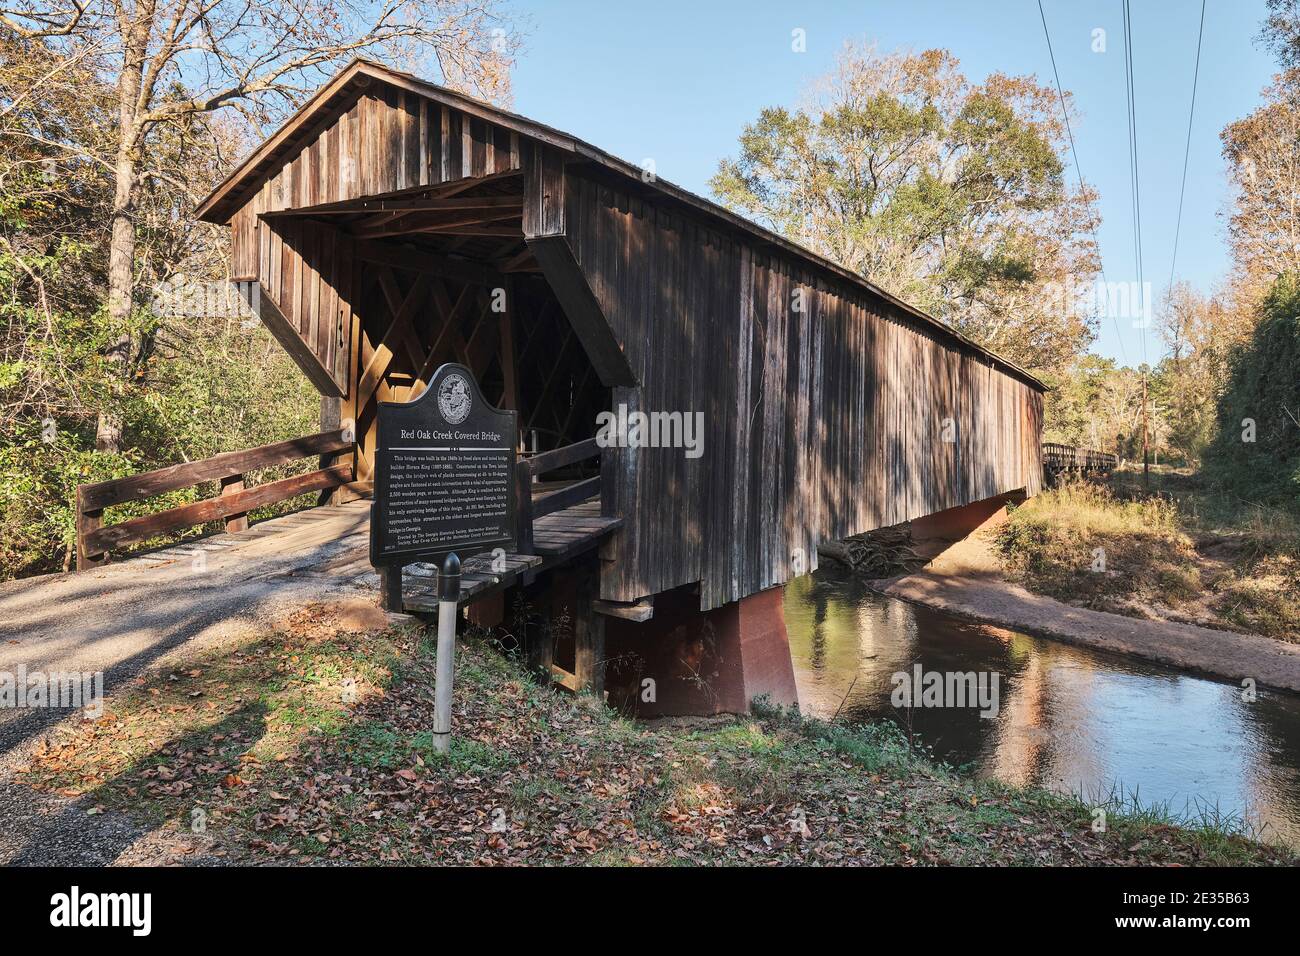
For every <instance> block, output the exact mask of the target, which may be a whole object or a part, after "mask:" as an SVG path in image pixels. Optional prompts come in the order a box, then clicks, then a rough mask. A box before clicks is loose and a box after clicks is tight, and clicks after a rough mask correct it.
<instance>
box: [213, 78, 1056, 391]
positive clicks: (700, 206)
mask: <svg viewBox="0 0 1300 956" xmlns="http://www.w3.org/2000/svg"><path fill="white" fill-rule="evenodd" d="M375 82H378V83H386V84H388V85H390V86H393V87H396V88H398V89H401V90H405V91H407V92H410V93H415V94H417V95H419V96H423V97H425V98H427V99H429V100H432V101H434V102H437V103H440V104H443V105H446V106H450V107H453V108H455V109H458V110H462V111H464V112H465V113H467V114H469V115H471V116H476V117H478V118H480V119H483V120H486V121H488V122H491V123H495V124H497V125H499V126H503V127H505V128H506V129H509V130H511V131H513V132H516V133H518V134H519V135H521V136H524V137H527V138H529V139H532V140H535V141H537V142H541V143H545V144H547V145H548V146H551V147H552V148H555V149H558V150H561V151H562V152H565V153H568V154H569V155H571V156H572V157H573V158H574V159H575V160H580V161H586V162H591V163H594V164H596V165H599V166H601V167H604V168H605V169H608V170H610V171H611V172H613V173H615V174H617V175H619V176H621V177H623V178H626V179H628V180H631V181H634V182H636V183H639V184H641V185H642V186H643V188H645V189H648V190H651V191H653V192H657V193H659V194H660V195H662V196H664V197H666V198H668V199H669V200H670V201H672V202H674V203H677V204H680V205H681V206H684V207H687V208H689V209H691V210H693V211H695V212H697V213H700V214H703V215H704V216H705V217H706V218H708V219H710V220H712V221H713V222H714V223H715V224H717V225H719V226H721V227H724V228H727V229H730V230H733V231H739V232H741V233H744V234H747V235H748V236H749V237H750V238H751V239H752V240H757V241H758V242H759V243H761V244H765V245H768V246H771V247H774V248H775V249H777V250H780V251H782V252H785V253H787V254H790V255H794V256H797V257H798V258H800V259H802V260H803V261H805V262H806V263H808V264H810V265H812V266H814V267H816V268H818V269H820V270H822V271H824V272H828V273H830V274H832V275H834V276H835V277H836V278H838V279H839V280H841V281H845V282H849V283H852V284H854V285H857V286H859V287H861V288H862V289H864V290H866V291H868V292H870V293H871V294H872V295H873V296H876V297H877V298H880V299H883V300H884V301H885V302H888V303H889V304H891V305H892V306H894V307H895V308H897V309H898V310H899V311H901V312H903V313H906V314H907V315H908V316H910V317H911V318H913V319H916V320H918V321H920V322H921V323H922V324H924V325H927V326H930V327H931V328H933V329H934V330H935V331H936V332H937V333H938V334H939V335H941V336H942V337H944V338H947V339H951V340H954V341H957V342H959V343H961V344H962V345H964V346H966V347H967V348H969V349H971V350H973V351H975V352H977V353H980V354H981V355H984V356H986V357H987V358H988V359H989V360H990V361H991V362H992V363H993V364H995V365H997V366H1000V367H1002V368H1003V369H1004V370H1006V371H1009V372H1011V373H1012V374H1013V375H1015V376H1016V377H1018V378H1020V379H1022V380H1024V381H1025V382H1027V383H1029V384H1030V385H1032V386H1033V387H1035V388H1037V389H1039V390H1041V391H1047V390H1048V386H1047V385H1046V384H1045V383H1044V382H1043V381H1042V380H1040V379H1039V378H1038V377H1037V376H1035V375H1033V374H1032V373H1031V372H1029V371H1028V370H1026V369H1024V368H1021V367H1020V366H1019V365H1016V364H1015V363H1014V362H1011V361H1009V360H1008V359H1005V358H1003V357H1002V356H1000V355H998V354H997V353H996V352H993V351H992V350H990V349H987V348H985V347H983V346H982V345H979V344H978V343H976V342H975V341H973V340H972V339H970V338H968V337H967V336H965V335H963V334H962V333H961V332H959V331H958V330H957V329H955V328H953V327H952V326H950V325H948V324H947V323H946V322H942V321H940V320H939V319H937V318H935V317H934V316H932V315H930V314H929V313H927V312H924V311H923V310H921V309H919V308H917V307H916V306H914V305H912V304H911V303H909V302H906V301H904V300H903V299H900V298H898V297H897V296H895V295H893V294H891V293H889V292H887V291H886V290H884V289H882V288H881V287H880V286H878V285H876V284H875V283H873V282H871V281H870V280H868V279H866V278H864V277H863V276H861V275H859V274H858V273H856V272H853V271H852V270H850V269H847V268H845V267H844V266H842V265H840V264H839V263H837V262H835V261H833V260H831V259H828V258H826V257H825V256H822V255H820V254H818V253H816V252H813V251H812V250H811V249H807V248H805V247H804V246H802V245H800V244H799V243H797V242H794V241H792V240H791V239H788V238H786V237H785V236H782V235H779V234H777V233H775V232H772V231H771V230H769V229H765V228H764V227H762V226H760V225H758V224H757V223H755V222H752V221H750V220H749V219H746V218H744V217H743V216H740V215H737V214H736V213H734V212H732V211H731V210H729V209H726V208H724V207H723V206H720V205H718V204H717V203H715V202H713V201H711V200H709V199H705V198H704V197H703V196H698V195H696V194H695V193H692V192H690V191H689V190H687V189H683V188H682V187H680V186H676V185H674V184H673V183H671V182H668V181H667V180H665V179H663V178H661V177H658V176H656V177H655V178H654V179H653V180H651V181H649V182H646V181H645V180H644V179H643V177H642V173H643V170H642V169H641V167H639V166H636V165H634V164H632V163H630V162H628V161H627V160H624V159H620V158H619V157H617V156H614V155H613V154H611V153H608V152H606V151H605V150H603V149H600V148H599V147H597V146H593V145H592V144H590V143H587V142H584V141H583V140H581V139H578V138H577V137H576V136H572V135H570V134H569V133H565V132H563V131H561V130H558V129H555V128H554V127H551V126H547V125H545V124H544V123H539V122H537V121H536V120H532V119H529V118H527V117H525V116H520V115H519V114H518V113H512V112H510V111H509V110H504V109H501V108H500V107H497V106H493V105H492V104H490V103H487V102H484V101H482V100H479V99H475V98H474V97H471V96H467V95H465V94H464V93H460V92H457V91H455V90H451V89H448V88H447V87H444V86H439V85H438V84H436V83H431V82H429V81H428V80H424V79H421V78H420V77H417V76H414V75H412V74H410V73H404V72H402V71H400V70H395V69H393V68H391V67H388V66H384V65H383V64H380V63H374V62H371V61H369V60H363V59H355V60H353V61H352V62H351V63H349V64H348V65H347V66H346V67H344V68H343V69H342V70H340V71H339V72H338V73H337V74H335V76H334V77H333V78H331V79H330V80H329V81H328V82H326V83H325V84H324V85H323V86H322V87H321V88H320V89H319V90H317V91H316V92H315V93H314V94H313V95H312V96H311V97H310V98H309V99H308V100H307V101H306V102H305V103H304V104H303V105H302V106H301V107H299V109H298V110H297V112H295V113H294V114H293V115H292V116H291V117H289V119H288V120H286V121H285V123H284V124H283V125H282V126H281V127H280V128H279V129H278V130H276V131H275V132H274V133H273V134H271V135H270V136H269V137H268V138H267V139H265V140H264V141H263V142H262V143H261V145H259V146H258V147H257V149H255V150H254V151H253V152H252V153H251V154H250V155H249V156H248V157H247V158H246V159H245V160H244V161H243V162H242V163H240V164H239V165H238V166H237V167H236V168H235V170H234V171H233V172H232V173H231V174H230V175H229V176H228V177H227V178H226V179H225V180H224V181H223V182H222V183H221V184H220V185H219V186H217V187H216V189H214V190H213V191H212V193H211V194H210V195H209V196H208V197H207V198H206V199H204V200H203V202H202V203H200V204H199V206H198V207H197V209H196V210H195V215H196V216H197V217H198V218H199V219H200V220H202V221H204V222H212V223H226V222H228V221H229V220H230V218H231V217H232V216H233V215H234V214H235V212H236V211H238V209H239V208H240V207H241V206H243V205H244V203H245V202H247V201H248V199H249V198H250V197H251V196H252V195H253V193H254V192H255V191H256V190H257V189H258V188H259V187H260V186H261V184H262V183H263V182H264V181H265V180H266V179H267V178H268V177H269V176H272V175H274V174H275V172H276V171H278V170H279V169H280V168H281V167H282V166H283V165H285V164H286V163H287V162H289V161H290V160H292V159H293V157H294V156H295V155H296V154H297V152H298V150H299V148H300V147H301V146H302V145H303V144H304V143H305V142H307V141H308V140H309V139H310V138H311V137H312V136H313V135H314V133H315V132H316V130H317V129H318V128H319V126H320V125H321V123H323V122H327V121H329V120H331V119H332V118H334V117H335V116H337V115H338V114H339V113H341V112H343V111H345V110H347V109H348V108H349V107H350V106H351V105H352V104H353V103H355V102H356V100H357V99H358V98H359V97H361V96H362V95H363V94H364V92H365V90H366V89H367V88H369V87H370V86H371V84H372V83H375Z"/></svg>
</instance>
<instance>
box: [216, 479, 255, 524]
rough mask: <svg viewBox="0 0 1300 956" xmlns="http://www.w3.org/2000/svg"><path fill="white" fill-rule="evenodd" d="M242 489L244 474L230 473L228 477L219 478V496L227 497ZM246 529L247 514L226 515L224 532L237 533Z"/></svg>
mask: <svg viewBox="0 0 1300 956" xmlns="http://www.w3.org/2000/svg"><path fill="white" fill-rule="evenodd" d="M243 490H244V476H243V475H231V476H230V477H229V478H222V479H221V497H222V498H228V497H229V496H230V495H233V494H237V493H239V492H241V491H243ZM247 530H248V515H247V514H236V515H227V516H226V533H227V534H239V533H240V532H241V531H247Z"/></svg>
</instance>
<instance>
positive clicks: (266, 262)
mask: <svg viewBox="0 0 1300 956" xmlns="http://www.w3.org/2000/svg"><path fill="white" fill-rule="evenodd" d="M519 168H520V158H519V136H518V134H517V133H514V132H513V131H511V130H508V129H505V128H504V127H501V126H497V125H495V124H493V123H490V122H488V121H486V120H484V119H481V118H479V117H476V116H471V115H469V114H468V113H464V112H462V111H460V110H457V109H454V108H452V107H448V106H445V105H442V104H439V103H435V102H433V101H431V100H429V99H427V98H425V97H422V96H419V95H418V94H416V93H412V92H408V91H405V90H401V89H396V88H394V87H391V86H387V85H375V86H374V87H372V88H371V89H370V90H368V91H366V92H364V93H362V94H361V95H360V96H359V97H356V98H355V100H354V101H352V102H351V103H350V105H347V106H346V108H340V109H337V110H333V111H331V112H330V113H328V114H327V116H326V118H325V119H323V120H320V121H318V122H317V124H316V127H315V129H314V130H312V131H310V132H308V133H306V134H305V135H303V136H301V137H300V138H299V139H298V140H296V141H295V146H294V150H293V151H291V152H289V153H287V154H286V155H285V156H284V157H283V159H282V160H281V162H279V163H278V164H277V165H276V166H275V167H274V172H273V173H270V174H268V175H267V176H266V177H265V178H263V179H262V181H261V182H260V184H254V185H252V186H250V187H249V189H250V192H249V195H248V198H247V199H246V200H245V202H244V203H243V205H241V206H240V207H239V208H238V209H237V210H236V211H235V213H234V214H233V216H232V217H231V220H230V238H231V273H232V275H231V278H232V280H233V281H235V282H259V283H261V286H262V288H261V294H262V296H263V297H264V298H267V299H269V300H270V303H271V304H272V305H273V306H274V309H275V312H278V313H279V315H280V316H282V317H283V322H282V325H283V328H275V327H274V325H275V323H276V322H277V321H278V320H277V317H276V315H275V312H270V313H268V310H267V309H266V308H265V305H264V307H263V309H262V312H263V318H264V320H266V321H267V323H268V325H269V326H272V331H273V332H275V333H276V335H277V338H279V339H280V340H281V342H282V343H284V344H285V347H286V349H289V351H290V354H292V355H293V356H294V358H295V359H296V360H297V361H298V364H299V365H300V366H301V367H302V368H303V371H304V372H305V373H306V374H307V376H308V378H310V379H311V380H312V382H313V383H314V384H316V386H317V388H319V389H320V390H321V391H322V393H324V394H327V395H336V396H339V395H345V394H346V391H347V386H348V382H347V367H348V363H347V356H346V352H347V348H348V345H349V343H348V341H347V335H346V333H347V330H348V329H349V328H350V326H351V314H350V313H351V309H352V308H353V307H354V306H355V305H356V303H354V302H353V301H352V298H351V292H350V290H351V288H352V286H353V285H354V283H355V281H356V278H355V274H354V271H353V261H352V257H351V255H350V254H349V252H348V250H347V249H346V248H340V245H341V240H340V236H341V234H340V233H339V232H338V231H337V230H335V229H332V228H329V227H326V226H322V225H320V224H319V223H316V222H303V221H302V220H301V219H295V218H291V217H279V218H277V217H276V216H275V213H276V212H280V211H285V210H294V209H303V208H306V207H314V206H322V205H325V204H328V203H336V202H345V201H348V200H356V199H362V198H365V197H369V196H376V195H385V194H392V193H397V192H402V191H404V190H410V189H417V188H420V187H427V186H431V185H438V184H440V183H445V182H450V181H453V180H458V179H463V178H466V177H475V178H481V177H484V176H491V175H494V174H497V173H505V172H509V171H511V170H515V169H519ZM254 188H255V191H251V190H252V189H254ZM267 214H270V215H267ZM286 330H289V331H292V332H293V333H295V334H297V335H298V337H299V338H300V339H301V341H302V347H301V348H299V349H297V350H295V349H294V348H292V347H291V345H292V343H290V342H286V340H285V332H286Z"/></svg>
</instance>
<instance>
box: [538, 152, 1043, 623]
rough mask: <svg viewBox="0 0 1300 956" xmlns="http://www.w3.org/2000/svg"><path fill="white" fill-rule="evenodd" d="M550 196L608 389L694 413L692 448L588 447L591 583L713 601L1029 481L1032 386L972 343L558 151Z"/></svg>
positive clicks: (623, 596) (1034, 407)
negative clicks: (606, 479) (693, 588)
mask: <svg viewBox="0 0 1300 956" xmlns="http://www.w3.org/2000/svg"><path fill="white" fill-rule="evenodd" d="M565 201H566V214H565V223H564V230H565V232H566V234H567V239H568V242H569V244H570V246H571V248H572V250H573V255H574V258H575V260H576V261H577V263H578V265H579V267H580V268H581V270H582V272H583V274H584V275H585V276H586V278H587V282H588V284H589V285H590V287H591V289H592V291H593V293H594V294H595V296H596V298H597V300H598V301H599V302H600V304H601V307H602V308H603V310H604V312H605V316H606V319H607V320H608V321H609V322H610V324H611V325H612V326H613V329H614V334H615V337H616V338H617V339H618V341H619V342H621V343H622V344H623V349H624V352H625V354H626V355H627V358H628V362H629V364H630V366H631V368H632V370H633V372H634V374H635V375H636V378H637V380H638V381H639V382H640V383H641V384H640V387H639V388H620V389H616V390H615V392H614V402H615V405H616V406H617V404H618V403H620V402H624V403H626V404H627V405H628V407H629V408H630V409H641V410H643V411H666V412H673V411H678V412H683V413H685V412H694V411H701V412H703V413H704V434H703V442H704V446H703V448H704V454H703V456H702V457H700V458H698V459H694V460H692V459H688V458H687V457H686V456H685V454H684V451H683V450H682V449H668V448H659V449H655V448H643V449H621V448H620V449H610V450H607V451H606V454H605V459H604V465H603V467H604V468H607V469H613V470H614V473H615V474H614V477H613V478H611V480H610V483H609V487H610V488H611V489H612V491H611V493H612V496H613V498H614V499H615V501H614V502H613V504H614V505H615V506H616V507H617V508H618V509H619V511H620V513H621V514H622V515H623V518H624V531H623V533H622V534H619V535H616V536H615V537H614V538H613V539H612V540H611V541H610V543H609V544H608V546H607V549H606V551H605V552H604V554H603V557H604V558H605V561H604V562H603V568H604V571H603V578H602V586H601V596H602V597H603V598H605V599H607V600H618V601H631V600H635V599H637V598H640V597H642V596H645V595H648V594H654V593H658V592H660V591H664V590H667V589H669V588H673V587H678V586H680V585H684V584H690V583H693V582H696V581H698V582H700V604H701V606H702V607H703V608H713V607H717V606H719V605H722V604H725V603H727V602H729V601H734V600H736V599H738V598H740V597H743V596H745V595H748V594H753V593H755V592H757V591H761V590H763V589H765V588H769V587H772V586H773V585H776V584H780V583H782V582H784V581H786V580H789V579H790V578H792V577H795V576H796V574H797V572H796V571H795V570H794V568H795V566H796V565H797V563H798V562H800V561H802V563H803V567H804V568H805V569H806V570H807V569H812V568H814V567H815V566H816V560H817V557H816V555H817V543H818V541H820V540H824V539H828V538H842V537H845V536H847V535H851V534H857V533H859V532H862V531H868V530H871V529H873V528H878V527H883V526H886V525H891V524H896V523H898V522H901V521H906V520H909V519H912V518H916V517H919V516H921V515H925V514H930V513H933V512H936V511H941V510H944V509H946V508H952V507H956V506H958V505H963V504H967V503H969V502H972V501H977V500H980V499H983V498H989V497H993V496H995V495H999V494H1004V493H1008V492H1012V491H1016V490H1018V489H1022V488H1023V489H1026V490H1027V491H1028V492H1029V493H1030V494H1033V493H1035V492H1037V491H1038V486H1039V482H1040V479H1041V475H1040V465H1039V462H1040V453H1039V434H1040V432H1039V428H1040V425H1041V417H1042V394H1041V392H1040V391H1039V390H1038V389H1037V388H1036V387H1034V386H1033V385H1031V384H1029V383H1028V382H1026V381H1024V380H1022V379H1021V378H1019V377H1018V376H1016V375H1014V374H1012V373H1011V372H1009V371H1003V370H1002V369H1000V368H998V367H996V366H995V365H994V363H993V362H992V360H991V359H989V358H988V357H986V356H984V355H981V354H979V353H977V352H976V351H974V350H972V349H970V348H967V347H964V346H962V345H961V344H960V343H957V342H955V341H949V340H946V339H945V338H944V337H943V336H942V334H941V333H940V332H939V331H938V330H934V329H931V328H928V327H926V326H924V325H923V324H922V323H920V322H918V321H916V320H915V319H913V318H911V317H908V316H905V315H903V314H901V313H899V312H898V311H896V310H895V309H893V308H892V307H891V306H890V305H889V304H888V303H886V302H885V301H884V300H881V299H878V298H877V297H875V296H872V295H871V294H870V293H869V292H868V291H867V290H865V289H861V288H860V287H856V286H853V285H851V284H850V283H847V282H842V281H840V280H837V279H835V278H833V277H828V276H825V275H819V274H815V273H814V272H813V270H812V269H811V267H809V266H808V265H807V264H805V263H803V262H801V261H798V260H797V259H796V258H795V257H794V256H791V255H788V254H786V253H783V252H771V251H769V250H766V249H763V248H762V247H760V246H759V244H758V243H756V242H753V241H751V240H749V239H748V238H747V237H740V238H737V237H736V236H734V235H733V234H728V233H724V232H723V231H721V230H718V229H715V228H712V227H711V225H710V224H708V223H706V222H703V221H701V220H700V219H699V218H698V217H696V216H694V215H693V214H690V213H683V212H679V211H677V210H673V209H669V208H667V207H666V205H658V204H654V203H651V202H648V201H646V200H643V199H642V198H638V197H637V196H636V195H632V194H630V193H629V191H626V190H623V189H621V188H619V187H616V186H611V185H609V184H608V183H606V182H604V181H597V180H596V179H594V178H588V177H586V176H584V175H582V174H581V173H580V172H577V171H575V170H573V169H572V168H570V171H569V172H568V174H567V177H566V183H565ZM800 290H802V299H803V311H801V312H798V311H795V310H794V308H793V306H794V303H795V296H796V293H798V292H800ZM948 438H951V439H952V440H951V441H949V440H947V439H948Z"/></svg>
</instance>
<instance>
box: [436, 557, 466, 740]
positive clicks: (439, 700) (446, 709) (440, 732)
mask: <svg viewBox="0 0 1300 956" xmlns="http://www.w3.org/2000/svg"><path fill="white" fill-rule="evenodd" d="M459 607H460V558H458V557H457V556H456V554H455V552H453V553H451V554H449V555H447V557H446V558H444V559H443V562H442V568H441V569H440V570H439V572H438V660H437V664H436V666H435V669H434V685H433V749H434V750H436V751H438V752H439V753H444V754H445V753H447V752H448V751H449V750H451V692H452V681H453V679H454V675H455V672H456V614H457V611H458V610H459Z"/></svg>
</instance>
